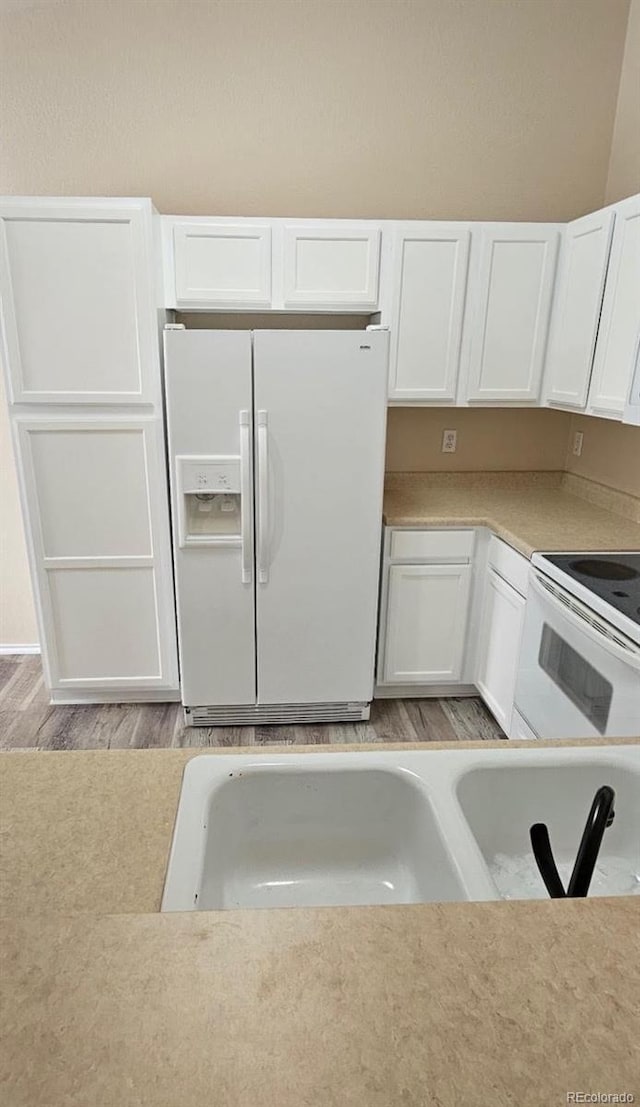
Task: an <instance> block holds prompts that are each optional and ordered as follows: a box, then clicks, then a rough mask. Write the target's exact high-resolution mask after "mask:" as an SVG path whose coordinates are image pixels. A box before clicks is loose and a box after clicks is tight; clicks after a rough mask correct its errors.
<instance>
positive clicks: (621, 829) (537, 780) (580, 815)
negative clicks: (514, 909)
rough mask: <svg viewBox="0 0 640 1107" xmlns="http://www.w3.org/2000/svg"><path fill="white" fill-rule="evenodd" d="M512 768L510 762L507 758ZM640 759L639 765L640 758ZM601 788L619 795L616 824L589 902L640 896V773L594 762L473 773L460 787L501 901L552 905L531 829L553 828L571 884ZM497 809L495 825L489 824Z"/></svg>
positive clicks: (554, 843) (565, 878)
mask: <svg viewBox="0 0 640 1107" xmlns="http://www.w3.org/2000/svg"><path fill="white" fill-rule="evenodd" d="M506 760H507V761H509V760H510V759H509V758H507V759H506ZM636 760H637V758H636ZM601 784H609V785H610V786H611V787H612V788H613V789H614V791H615V794H616V800H615V818H614V820H613V824H612V826H611V827H609V829H608V830H606V831H605V834H604V838H603V840H602V845H601V847H600V852H599V855H598V862H597V865H596V868H595V871H594V874H593V878H592V881H591V885H590V887H589V895H590V896H593V895H595V896H597V895H600V896H607V895H633V894H637V893H638V892H640V875H639V874H640V791H639V784H640V781H639V778H638V772H637V766H636V771H633V770H631V771H630V770H629V768H628V767H622V766H621V765H617V764H611V763H608V764H606V767H605V766H604V765H603V764H602V763H601V761H600V760H598V761H595V760H594V759H592V758H589V759H586V758H585V760H584V762H581V763H580V765H579V767H578V766H576V765H575V764H573V763H570V764H567V763H564V764H547V765H541V766H540V767H536V766H532V765H529V764H527V765H526V766H522V767H519V766H514V767H510V765H509V764H506V765H503V766H501V767H497V766H496V767H493V768H489V767H486V768H473V769H470V770H469V771H468V772H465V773H464V774H463V775H462V776H461V777H460V779H459V780H458V784H457V789H456V791H457V798H458V801H459V803H460V806H461V808H462V812H463V814H464V816H465V818H466V820H467V822H468V824H469V826H470V828H471V831H472V833H473V836H474V838H475V840H476V842H477V844H478V846H479V848H480V850H481V852H482V857H483V860H484V862H485V863H486V865H487V867H488V869H489V872H490V874H491V876H492V878H493V880H494V882H495V885H496V887H497V889H498V892H499V893H500V895H501V896H502V897H504V898H506V899H545V898H546V896H547V892H546V889H545V887H544V884H543V883H542V881H541V879H540V875H539V873H538V869H537V867H536V863H535V861H534V858H533V853H532V851H531V846H530V843H529V827H530V826H531V824H532V823H536V822H543V823H546V824H547V827H548V830H549V837H550V839H551V845H552V848H553V854H554V858H555V860H556V863H557V866H558V871H559V873H560V876H561V877H562V880H563V884H564V886H565V888H566V887H567V885H568V883H569V877H570V876H571V870H572V868H573V863H574V861H575V857H576V852H577V848H578V843H579V841H580V838H581V836H582V831H583V829H584V824H585V821H586V818H587V814H588V812H589V808H590V807H591V804H592V802H593V797H594V795H595V792H596V791H597V789H598V788H599V787H600V785H601ZM489 810H492V814H491V818H488V817H487V813H488V811H489Z"/></svg>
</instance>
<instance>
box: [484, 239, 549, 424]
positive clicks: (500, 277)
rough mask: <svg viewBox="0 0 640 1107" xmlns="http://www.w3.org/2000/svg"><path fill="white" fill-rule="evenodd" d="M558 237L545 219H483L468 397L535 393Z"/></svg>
mask: <svg viewBox="0 0 640 1107" xmlns="http://www.w3.org/2000/svg"><path fill="white" fill-rule="evenodd" d="M559 240H560V229H559V228H558V226H556V225H551V224H546V223H485V224H482V225H481V231H480V253H479V259H478V269H477V275H476V277H475V280H474V294H475V296H474V298H475V310H474V313H473V321H472V323H471V347H470V366H469V380H468V391H467V399H468V400H469V401H472V402H473V401H484V402H485V403H490V404H492V405H495V404H500V403H520V404H535V403H536V401H537V400H538V396H539V393H540V380H541V376H542V367H543V364H544V357H545V350H546V344H547V332H548V329H549V317H550V313H551V299H552V296H553V286H554V279H555V270H556V258H557V254H558V244H559Z"/></svg>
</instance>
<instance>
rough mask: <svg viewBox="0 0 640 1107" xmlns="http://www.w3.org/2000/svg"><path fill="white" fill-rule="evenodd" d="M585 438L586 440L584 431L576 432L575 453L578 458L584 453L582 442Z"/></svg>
mask: <svg viewBox="0 0 640 1107" xmlns="http://www.w3.org/2000/svg"><path fill="white" fill-rule="evenodd" d="M583 438H584V434H583V432H582V431H576V433H575V434H574V436H573V452H574V454H575V456H576V457H580V454H581V453H582V440H583Z"/></svg>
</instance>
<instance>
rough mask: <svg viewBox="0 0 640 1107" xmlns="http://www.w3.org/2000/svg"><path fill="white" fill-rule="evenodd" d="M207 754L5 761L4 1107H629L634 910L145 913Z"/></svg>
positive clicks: (73, 755) (632, 905)
mask: <svg viewBox="0 0 640 1107" xmlns="http://www.w3.org/2000/svg"><path fill="white" fill-rule="evenodd" d="M562 744H565V745H575V744H579V743H562ZM600 744H603V745H606V744H614V743H607V742H603V743H600ZM465 745H470V746H471V747H475V748H477V743H456V746H455V748H456V749H460V748H464V747H465ZM485 745H486V746H487V747H488V746H490V745H491V746H495V747H498V748H501V749H503V750H504V754H505V757H508V756H509V753H510V750H512V749H513V748H514V747H516V746H517V745H519V743H509V744H508V745H507V743H499V742H498V743H486V744H485ZM522 745H525V743H522ZM554 745H557V743H554ZM353 748H354V747H349V748H348V749H347V748H345V749H344V751H343V752H352V751H353ZM370 748H374V749H375V750H376V751H379V750H380V749H381V748H385V747H380V746H375V747H370ZM392 748H393V749H408V748H411V749H415V748H421V749H425V747H424V746H423V745H422V746H417V745H416V744H409V745H406V746H395V745H394V746H393V747H392ZM432 748H443V747H442V745H440V744H436V743H434V744H433V746H432ZM201 752H202V751H201V750H193V751H186V750H141V751H115V750H114V751H79V752H64V753H48V752H24V753H22V752H15V753H4V754H0V842H1V846H2V853H1V857H0V907H1V910H0V914H2V915H3V921H2V937H1V940H0V979H2V984H3V988H2V992H3V1000H2V1004H3V1006H2V1031H3V1036H4V1044H3V1047H2V1050H0V1087H1V1088H2V1089H3V1091H2V1094H1V1095H0V1101H1V1102H2V1103H3V1104H4V1103H5V1102H6V1103H7V1107H9V1105H10V1107H192V1105H193V1107H195V1105H198V1107H201V1105H202V1104H204V1103H206V1104H209V1103H211V1104H215V1105H216V1107H257V1105H260V1107H334V1105H335V1107H338V1105H339V1107H346V1105H350V1107H424V1105H432V1104H433V1105H434V1107H436V1105H438V1107H476V1105H477V1107H489V1105H491V1107H502V1105H504V1107H507V1105H509V1107H512V1105H514V1104H517V1105H518V1107H534V1105H535V1107H543V1105H544V1107H547V1105H551V1104H555V1103H558V1104H562V1103H565V1102H566V1092H567V1091H571V1090H576V1091H612V1092H615V1091H618V1092H621V1091H628V1092H634V1093H635V1094H636V1098H637V1097H638V1095H639V1094H640V1084H639V1083H638V1073H640V1059H639V1058H638V1055H637V1049H638V1045H637V1043H638V1042H640V1026H639V1025H638V994H639V986H640V979H639V974H638V953H639V952H640V947H639V924H640V914H639V908H640V903H638V902H637V901H636V900H632V899H608V900H604V899H602V900H593V899H592V900H586V901H565V902H562V901H540V902H536V903H483V904H469V903H461V904H453V903H451V904H424V905H416V906H405V907H371V908H332V909H314V910H300V909H297V910H273V911H237V912H235V911H234V912H230V911H229V912H194V913H185V914H172V915H160V914H156V913H154V912H157V910H158V906H159V902H160V895H161V891H162V885H163V881H164V874H165V868H166V862H167V856H168V850H169V844H170V839H171V833H172V828H173V820H174V817H175V810H176V806H177V800H178V794H179V790H180V782H181V777H182V772H183V769H184V766H185V764H186V762H187V761H188V759H189V758H190V757H192V756H196V755H197V754H199V753H201ZM210 752H211V753H214V755H216V756H220V755H223V751H213V750H212V751H210ZM239 752H242V751H239V750H236V749H234V751H233V753H234V756H235V755H237V754H238V753H239ZM244 752H245V753H246V755H247V756H252V757H254V758H255V757H260V756H261V754H260V753H258V752H257V751H256V750H255V749H247V750H246V751H244ZM267 752H268V754H270V753H273V752H274V749H272V748H269V750H268V751H265V753H267ZM278 752H287V753H296V752H299V751H298V750H293V749H291V747H285V748H284V749H283V750H282V751H280V750H278ZM308 752H309V753H313V754H318V753H321V752H326V749H325V750H322V749H321V748H319V747H317V746H314V747H309V748H308Z"/></svg>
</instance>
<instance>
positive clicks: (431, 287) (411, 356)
mask: <svg viewBox="0 0 640 1107" xmlns="http://www.w3.org/2000/svg"><path fill="white" fill-rule="evenodd" d="M470 240H471V233H470V230H469V228H468V226H464V225H460V224H451V225H447V224H438V223H434V224H431V225H429V224H422V225H420V224H418V225H417V226H416V227H415V228H408V229H403V230H401V231H399V232H398V234H397V238H396V245H395V267H394V295H395V302H394V314H393V319H394V322H393V326H392V332H393V333H394V334H395V343H394V347H393V349H392V365H391V370H390V382H391V383H390V393H389V395H390V399H396V400H400V399H408V400H434V401H447V400H448V401H452V400H455V396H456V388H457V384H458V372H459V369H460V346H461V338H462V320H463V316H464V307H465V298H466V290H467V270H468V264H469V244H470Z"/></svg>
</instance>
